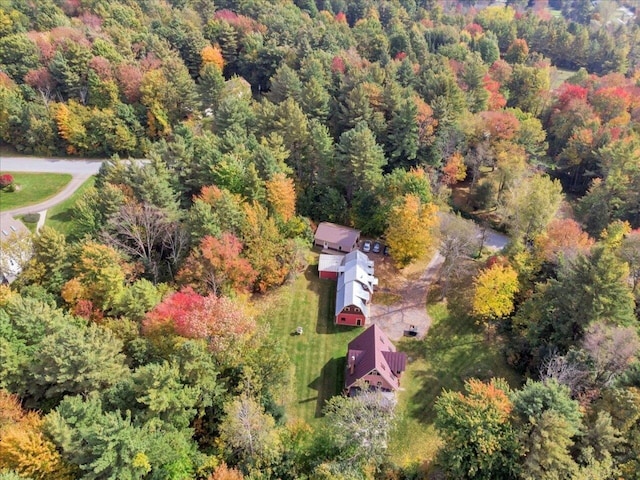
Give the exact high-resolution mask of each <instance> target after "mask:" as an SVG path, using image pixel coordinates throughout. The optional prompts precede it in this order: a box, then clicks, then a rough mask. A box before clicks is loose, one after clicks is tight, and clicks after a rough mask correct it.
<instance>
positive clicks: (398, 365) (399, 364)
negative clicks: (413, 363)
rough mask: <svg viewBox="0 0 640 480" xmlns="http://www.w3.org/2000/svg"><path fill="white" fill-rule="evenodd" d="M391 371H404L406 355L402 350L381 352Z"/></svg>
mask: <svg viewBox="0 0 640 480" xmlns="http://www.w3.org/2000/svg"><path fill="white" fill-rule="evenodd" d="M382 355H383V356H384V358H385V359H386V360H387V364H388V365H389V368H391V371H392V372H404V371H405V369H406V367H407V355H406V354H404V353H403V352H382Z"/></svg>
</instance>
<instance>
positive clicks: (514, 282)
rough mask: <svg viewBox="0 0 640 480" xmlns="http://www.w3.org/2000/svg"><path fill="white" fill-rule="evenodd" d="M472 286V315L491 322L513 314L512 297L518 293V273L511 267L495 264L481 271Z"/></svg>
mask: <svg viewBox="0 0 640 480" xmlns="http://www.w3.org/2000/svg"><path fill="white" fill-rule="evenodd" d="M474 286H475V292H474V296H473V313H474V315H476V316H478V317H480V318H482V319H484V320H491V319H497V318H502V317H505V316H507V315H509V314H510V313H511V312H513V297H514V296H515V294H516V293H518V273H517V272H516V271H515V270H514V269H513V267H512V266H511V265H506V266H504V265H501V264H499V263H496V264H494V265H492V266H491V267H489V268H487V269H485V270H483V271H482V272H480V275H478V277H477V278H476V280H475V282H474Z"/></svg>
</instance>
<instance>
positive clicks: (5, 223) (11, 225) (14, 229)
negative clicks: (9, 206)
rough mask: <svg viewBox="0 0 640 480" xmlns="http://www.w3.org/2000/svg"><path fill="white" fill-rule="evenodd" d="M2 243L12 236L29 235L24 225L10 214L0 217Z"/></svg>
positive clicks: (0, 239) (0, 238)
mask: <svg viewBox="0 0 640 480" xmlns="http://www.w3.org/2000/svg"><path fill="white" fill-rule="evenodd" d="M0 227H1V228H0V241H2V240H7V239H8V237H10V236H11V234H18V233H21V232H22V233H29V229H28V228H27V227H25V225H24V223H22V222H21V221H20V220H16V219H15V218H13V217H12V216H11V215H10V214H4V215H0Z"/></svg>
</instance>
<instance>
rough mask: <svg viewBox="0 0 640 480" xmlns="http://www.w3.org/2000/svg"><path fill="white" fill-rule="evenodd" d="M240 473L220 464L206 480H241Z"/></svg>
mask: <svg viewBox="0 0 640 480" xmlns="http://www.w3.org/2000/svg"><path fill="white" fill-rule="evenodd" d="M243 478H244V477H243V476H242V473H240V472H239V471H238V470H236V469H235V468H229V467H228V466H227V464H226V463H224V462H222V464H220V466H219V467H218V468H216V470H215V472H213V474H212V475H211V476H210V477H209V479H208V480H243Z"/></svg>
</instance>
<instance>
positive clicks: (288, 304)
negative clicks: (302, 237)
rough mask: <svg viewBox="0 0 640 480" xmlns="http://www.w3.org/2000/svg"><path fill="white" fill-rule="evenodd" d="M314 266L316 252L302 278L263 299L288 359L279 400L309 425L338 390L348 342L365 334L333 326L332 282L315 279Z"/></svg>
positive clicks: (266, 315)
mask: <svg viewBox="0 0 640 480" xmlns="http://www.w3.org/2000/svg"><path fill="white" fill-rule="evenodd" d="M317 263H318V255H317V254H315V253H314V254H313V261H312V264H311V265H310V266H309V267H308V268H307V270H306V271H305V272H304V274H302V275H299V276H298V278H297V279H296V280H295V281H294V282H293V283H291V284H290V285H287V286H284V287H282V288H280V289H279V290H278V291H277V292H275V293H274V294H273V295H271V296H269V297H267V298H266V299H265V303H266V304H268V305H267V306H266V308H265V311H264V313H263V315H262V316H261V321H263V322H265V323H268V324H270V325H271V334H272V335H275V336H276V337H277V338H279V339H280V340H281V341H282V342H283V343H284V345H285V348H286V349H287V352H288V353H289V356H290V358H291V363H292V370H293V371H292V381H291V385H290V389H289V391H288V392H284V393H283V396H282V398H281V399H279V400H280V401H281V402H282V403H283V404H284V407H285V410H286V412H287V415H288V416H289V417H290V418H299V419H303V420H304V421H306V422H308V423H310V424H312V425H313V424H315V422H316V421H317V420H316V419H318V418H319V417H320V415H321V412H322V407H323V406H324V403H325V401H326V400H328V399H329V398H331V397H332V396H334V395H337V394H339V393H340V392H341V391H342V388H343V382H344V368H345V355H346V348H347V344H348V343H349V342H350V341H351V340H352V339H353V338H355V337H356V336H357V335H358V334H360V333H361V332H362V331H363V329H362V328H353V327H345V326H339V325H335V324H334V315H333V312H334V308H335V292H336V282H335V281H334V280H322V279H320V278H318V267H317ZM297 327H302V328H303V332H304V333H303V334H302V335H296V334H295V330H296V328H297Z"/></svg>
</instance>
